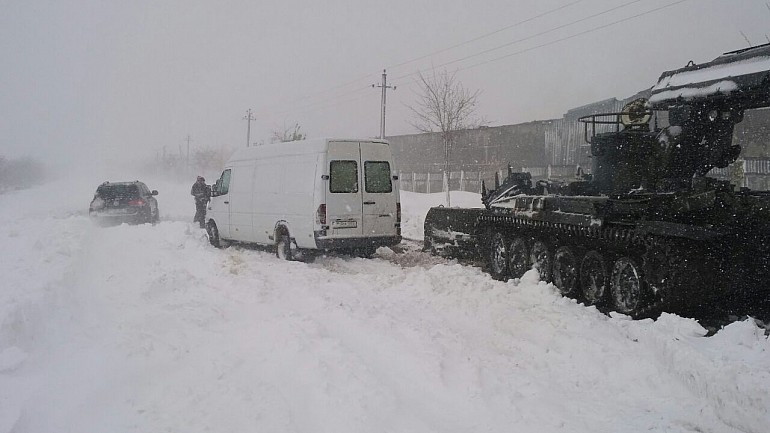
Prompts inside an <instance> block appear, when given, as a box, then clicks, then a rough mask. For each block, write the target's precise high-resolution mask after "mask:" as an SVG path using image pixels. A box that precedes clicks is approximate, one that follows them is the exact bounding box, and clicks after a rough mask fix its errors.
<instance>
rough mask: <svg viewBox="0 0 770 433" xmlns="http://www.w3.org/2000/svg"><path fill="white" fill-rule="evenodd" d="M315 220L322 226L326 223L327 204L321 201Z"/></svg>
mask: <svg viewBox="0 0 770 433" xmlns="http://www.w3.org/2000/svg"><path fill="white" fill-rule="evenodd" d="M315 220H316V222H317V223H318V224H320V225H322V226H325V225H326V204H324V203H321V204H320V205H318V210H317V211H316V213H315Z"/></svg>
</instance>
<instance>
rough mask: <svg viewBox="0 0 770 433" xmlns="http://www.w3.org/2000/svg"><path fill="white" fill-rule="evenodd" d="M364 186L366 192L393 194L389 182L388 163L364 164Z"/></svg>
mask: <svg viewBox="0 0 770 433" xmlns="http://www.w3.org/2000/svg"><path fill="white" fill-rule="evenodd" d="M364 185H365V187H366V192H373V193H386V192H393V184H392V183H391V181H390V163H388V161H366V162H364Z"/></svg>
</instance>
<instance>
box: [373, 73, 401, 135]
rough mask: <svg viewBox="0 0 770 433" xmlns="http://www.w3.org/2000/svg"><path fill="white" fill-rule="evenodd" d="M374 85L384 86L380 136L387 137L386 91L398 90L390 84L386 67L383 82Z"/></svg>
mask: <svg viewBox="0 0 770 433" xmlns="http://www.w3.org/2000/svg"><path fill="white" fill-rule="evenodd" d="M372 87H381V88H382V118H381V119H380V138H385V91H386V90H388V89H393V90H396V86H388V74H387V73H385V69H383V70H382V84H372Z"/></svg>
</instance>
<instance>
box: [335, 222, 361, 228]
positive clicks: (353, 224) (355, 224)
mask: <svg viewBox="0 0 770 433" xmlns="http://www.w3.org/2000/svg"><path fill="white" fill-rule="evenodd" d="M356 227H358V222H357V221H355V220H353V221H349V220H347V221H346V220H337V221H332V228H335V229H354V228H356Z"/></svg>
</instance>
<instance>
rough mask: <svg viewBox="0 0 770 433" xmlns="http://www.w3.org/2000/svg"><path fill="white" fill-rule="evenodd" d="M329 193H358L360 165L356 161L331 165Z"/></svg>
mask: <svg viewBox="0 0 770 433" xmlns="http://www.w3.org/2000/svg"><path fill="white" fill-rule="evenodd" d="M329 191H330V192H337V193H351V192H358V163H357V162H356V161H332V162H331V163H330V166H329Z"/></svg>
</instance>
